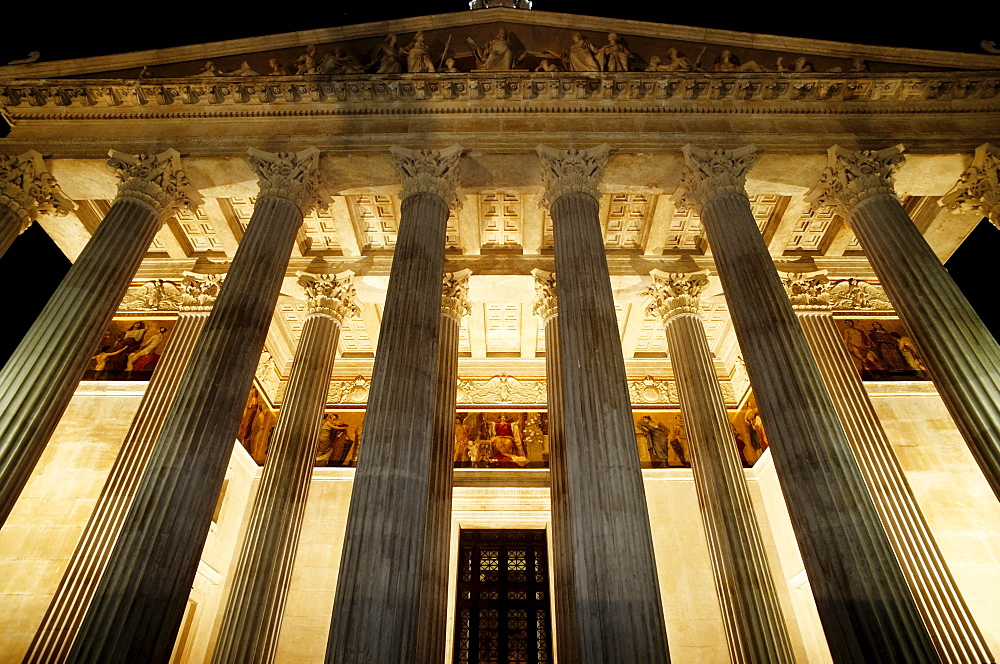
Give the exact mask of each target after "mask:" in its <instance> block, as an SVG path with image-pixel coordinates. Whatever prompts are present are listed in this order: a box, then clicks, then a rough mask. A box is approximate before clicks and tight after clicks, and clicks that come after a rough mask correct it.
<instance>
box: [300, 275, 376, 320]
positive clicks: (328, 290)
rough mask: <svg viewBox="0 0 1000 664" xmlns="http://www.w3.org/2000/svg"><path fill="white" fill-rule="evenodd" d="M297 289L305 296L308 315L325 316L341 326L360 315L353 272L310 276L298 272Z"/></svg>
mask: <svg viewBox="0 0 1000 664" xmlns="http://www.w3.org/2000/svg"><path fill="white" fill-rule="evenodd" d="M298 277H299V282H298V283H299V287H300V288H301V289H302V290H303V291H304V292H305V294H306V309H307V310H308V312H309V313H310V314H325V315H327V316H330V317H332V318H335V319H336V320H337V321H339V322H340V323H341V324H343V322H344V321H345V320H347V319H348V318H354V317H356V316H360V315H361V309H360V308H359V307H358V304H357V301H356V299H355V298H356V296H357V291H355V289H354V272H352V271H351V270H346V271H345V272H341V273H339V274H312V273H310V272H299V273H298Z"/></svg>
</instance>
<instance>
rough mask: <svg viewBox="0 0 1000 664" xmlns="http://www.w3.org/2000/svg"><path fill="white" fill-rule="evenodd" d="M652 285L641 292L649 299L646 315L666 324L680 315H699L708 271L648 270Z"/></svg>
mask: <svg viewBox="0 0 1000 664" xmlns="http://www.w3.org/2000/svg"><path fill="white" fill-rule="evenodd" d="M649 275H650V276H651V277H652V278H653V283H652V285H650V287H649V288H647V289H646V290H645V291H643V292H642V294H643V295H645V296H647V297H649V298H651V301H650V303H649V304H648V305H647V306H646V313H647V314H649V315H650V316H659V317H660V318H662V319H663V322H664V323H666V322H667V321H669V320H670V319H671V318H673V317H674V316H678V315H680V314H696V315H697V314H700V313H701V292H702V291H703V290H705V286H707V285H708V270H700V271H698V272H673V273H670V272H663V271H661V270H650V272H649Z"/></svg>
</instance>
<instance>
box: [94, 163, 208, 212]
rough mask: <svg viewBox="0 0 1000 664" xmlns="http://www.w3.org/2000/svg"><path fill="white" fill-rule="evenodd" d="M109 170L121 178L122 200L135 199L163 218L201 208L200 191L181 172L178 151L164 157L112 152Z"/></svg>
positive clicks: (120, 190)
mask: <svg viewBox="0 0 1000 664" xmlns="http://www.w3.org/2000/svg"><path fill="white" fill-rule="evenodd" d="M108 155H109V156H110V159H108V166H110V167H111V168H112V169H113V170H114V171H115V174H116V175H117V176H118V197H119V198H134V199H136V200H139V201H142V202H143V203H146V204H147V205H150V206H152V207H153V208H155V209H156V211H157V212H158V213H159V214H160V216H168V215H170V214H172V213H173V211H174V210H175V209H177V208H182V209H186V210H192V211H193V210H194V209H195V208H197V207H198V205H200V204H201V196H200V195H199V194H198V190H197V189H195V188H194V187H193V186H191V183H190V182H188V178H187V175H185V174H184V171H182V170H181V155H180V153H179V152H177V150H165V151H163V152H161V153H160V154H125V153H124V152H118V151H117V150H111V151H110V152H108Z"/></svg>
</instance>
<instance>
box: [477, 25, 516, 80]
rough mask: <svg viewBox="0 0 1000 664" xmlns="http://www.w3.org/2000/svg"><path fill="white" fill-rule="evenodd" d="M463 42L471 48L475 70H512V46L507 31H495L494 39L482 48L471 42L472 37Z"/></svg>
mask: <svg viewBox="0 0 1000 664" xmlns="http://www.w3.org/2000/svg"><path fill="white" fill-rule="evenodd" d="M465 41H466V42H467V43H468V44H469V46H470V47H471V48H472V53H473V55H475V56H476V64H477V67H476V68H477V69H480V70H485V71H509V70H511V69H513V68H514V46H513V45H512V44H511V43H510V40H509V39H508V38H507V31H506V30H504V29H503V28H500V29H499V30H497V36H496V38H495V39H491V40H490V41H488V42H487V43H486V45H485V46H483V47H482V48H480V47H479V46H478V45H477V44H476V42H475V41H473V40H472V37H466V39H465Z"/></svg>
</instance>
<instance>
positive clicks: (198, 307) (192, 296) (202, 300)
mask: <svg viewBox="0 0 1000 664" xmlns="http://www.w3.org/2000/svg"><path fill="white" fill-rule="evenodd" d="M225 278H226V275H224V274H198V273H195V272H184V281H183V282H182V284H181V286H182V288H183V289H184V293H183V295H181V301H180V307H179V308H180V310H181V311H211V310H212V306H213V305H214V304H215V298H217V297H218V296H219V291H220V290H222V282H223V281H224V280H225Z"/></svg>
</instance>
